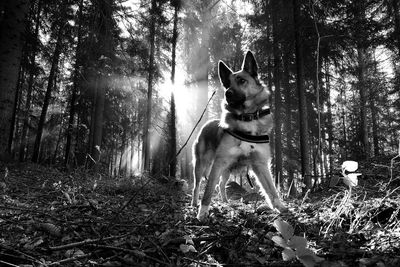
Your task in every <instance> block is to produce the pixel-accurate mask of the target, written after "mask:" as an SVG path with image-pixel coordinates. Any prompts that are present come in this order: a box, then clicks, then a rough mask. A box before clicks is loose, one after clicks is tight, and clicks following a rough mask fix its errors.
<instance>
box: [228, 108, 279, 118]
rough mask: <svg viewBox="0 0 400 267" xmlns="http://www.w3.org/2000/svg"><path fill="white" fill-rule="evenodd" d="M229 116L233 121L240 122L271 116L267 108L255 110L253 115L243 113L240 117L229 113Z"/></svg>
mask: <svg viewBox="0 0 400 267" xmlns="http://www.w3.org/2000/svg"><path fill="white" fill-rule="evenodd" d="M231 114H232V116H233V117H234V118H235V119H237V120H240V121H253V120H258V119H259V118H261V117H264V116H266V115H269V114H271V110H270V109H269V108H267V109H261V110H257V111H256V112H254V113H243V114H240V115H237V114H233V113H231Z"/></svg>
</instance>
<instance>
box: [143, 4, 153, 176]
mask: <svg viewBox="0 0 400 267" xmlns="http://www.w3.org/2000/svg"><path fill="white" fill-rule="evenodd" d="M155 9H156V0H152V1H151V10H150V16H151V22H150V35H149V43H150V55H149V69H148V78H147V108H146V111H147V112H146V119H145V123H144V129H143V137H144V144H143V154H144V159H143V170H144V171H145V172H147V173H149V172H150V133H149V131H150V127H151V105H152V102H153V101H152V95H153V75H154V73H153V72H154V68H153V67H154V66H153V65H154V50H155V30H156V24H155Z"/></svg>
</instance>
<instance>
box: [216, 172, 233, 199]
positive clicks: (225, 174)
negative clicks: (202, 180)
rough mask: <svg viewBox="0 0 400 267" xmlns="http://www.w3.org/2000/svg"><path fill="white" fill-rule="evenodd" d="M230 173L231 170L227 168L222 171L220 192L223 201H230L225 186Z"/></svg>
mask: <svg viewBox="0 0 400 267" xmlns="http://www.w3.org/2000/svg"><path fill="white" fill-rule="evenodd" d="M229 175H230V172H229V170H225V171H224V172H223V173H222V175H221V178H220V180H219V194H220V196H221V198H222V201H223V202H228V198H227V196H226V188H225V186H226V182H227V181H228V180H229Z"/></svg>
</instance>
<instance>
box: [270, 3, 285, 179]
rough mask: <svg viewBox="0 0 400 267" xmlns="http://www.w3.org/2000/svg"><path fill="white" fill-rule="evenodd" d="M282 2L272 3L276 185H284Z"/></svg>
mask: <svg viewBox="0 0 400 267" xmlns="http://www.w3.org/2000/svg"><path fill="white" fill-rule="evenodd" d="M279 14H280V0H273V2H272V35H273V44H272V45H273V54H274V87H275V92H274V96H275V111H274V119H275V136H274V137H275V138H274V139H275V144H274V145H275V183H276V184H278V183H280V184H283V183H282V128H281V127H282V126H281V124H282V118H281V114H282V96H281V84H280V82H281V70H280V68H281V64H280V62H281V51H280V48H279V34H278V32H279V25H278V20H279V18H278V16H279Z"/></svg>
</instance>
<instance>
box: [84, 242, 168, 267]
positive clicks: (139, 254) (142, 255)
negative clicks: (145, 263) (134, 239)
mask: <svg viewBox="0 0 400 267" xmlns="http://www.w3.org/2000/svg"><path fill="white" fill-rule="evenodd" d="M89 246H91V247H95V248H102V249H111V250H118V251H122V252H126V253H129V254H132V255H134V256H135V257H138V258H146V259H149V260H152V261H155V262H158V263H160V264H163V265H167V266H168V265H170V264H169V263H166V262H163V261H161V260H159V259H157V258H154V257H151V256H149V255H147V254H146V253H144V252H143V251H139V250H132V249H127V248H120V247H114V246H107V245H98V244H89Z"/></svg>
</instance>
